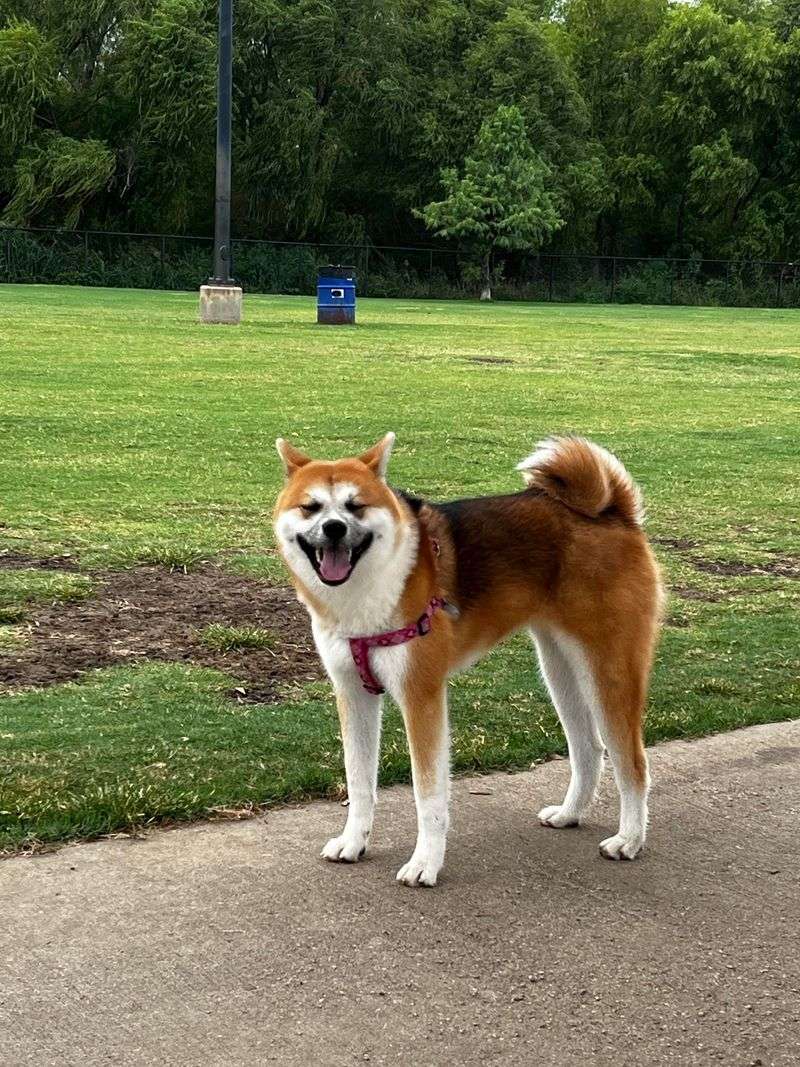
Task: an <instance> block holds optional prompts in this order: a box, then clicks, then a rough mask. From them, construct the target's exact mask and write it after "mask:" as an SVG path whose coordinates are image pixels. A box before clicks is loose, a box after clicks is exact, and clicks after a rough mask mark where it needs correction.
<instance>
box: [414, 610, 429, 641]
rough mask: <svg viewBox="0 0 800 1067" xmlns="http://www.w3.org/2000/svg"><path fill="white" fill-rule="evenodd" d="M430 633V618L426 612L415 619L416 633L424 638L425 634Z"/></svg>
mask: <svg viewBox="0 0 800 1067" xmlns="http://www.w3.org/2000/svg"><path fill="white" fill-rule="evenodd" d="M430 632H431V617H430V615H429V614H428V613H427V612H424V613H423V614H422V615H420V617H419V618H418V619H417V633H418V634H419V636H420V637H424V636H425V634H429V633H430Z"/></svg>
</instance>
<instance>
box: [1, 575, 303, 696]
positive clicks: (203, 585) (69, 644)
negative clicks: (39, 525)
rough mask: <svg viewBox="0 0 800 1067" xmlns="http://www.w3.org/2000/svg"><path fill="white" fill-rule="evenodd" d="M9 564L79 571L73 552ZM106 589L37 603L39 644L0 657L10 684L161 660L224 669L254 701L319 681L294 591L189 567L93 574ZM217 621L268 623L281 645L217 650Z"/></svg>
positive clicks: (32, 628)
mask: <svg viewBox="0 0 800 1067" xmlns="http://www.w3.org/2000/svg"><path fill="white" fill-rule="evenodd" d="M0 566H2V567H38V568H41V569H46V570H51V569H57V570H68V569H69V570H75V569H76V564H75V561H74V560H73V559H70V558H68V557H58V558H56V559H33V558H29V557H23V556H19V555H17V556H14V557H10V556H8V555H6V556H3V557H0ZM86 573H87V574H88V576H89V577H91V578H92V579H93V580H94V581H95V582H96V583H97V590H96V592H95V593H93V594H92V595H91V596H89V597H87V598H85V599H83V600H74V601H66V602H55V603H53V604H47V605H43V606H38V605H35V606H32V607H31V608H30V609H29V610H28V612H27V624H28V627H29V637H30V640H29V642H28V643H27V644H26V645H25V646H24V647H22V648H20V649H18V650H13V651H9V652H7V653H4V654H3V655H2V656H0V691H2V690H6V691H9V690H19V689H23V688H29V687H41V686H48V685H55V684H57V683H59V682H66V681H74V680H76V679H78V678H80V677H81V675H82V674H84V673H85V672H86V671H88V670H92V669H93V668H96V667H111V666H118V665H120V664H130V663H136V662H140V661H142V660H148V659H151V660H152V659H156V660H167V661H174V662H178V663H189V664H195V665H201V666H204V667H216V668H217V669H219V670H222V671H224V672H225V673H226V674H229V675H230V676H231V695H232V696H233V697H234V698H235V699H238V700H244V701H247V702H253V703H256V702H257V703H271V702H275V701H276V700H278V699H280V696H281V689H282V685H283V684H284V683H286V682H303V681H313V680H316V679H319V678H320V677H321V676H322V675H321V669H320V667H319V664H318V660H317V657H316V653H315V652H314V647H313V642H312V638H311V630H310V626H309V623H308V618H307V616H306V614H305V612H304V611H303V609H302V608H301V607H300V605H299V604H298V603H297V601H296V599H295V596H294V593H293V592H292V590H291V589H287V588H282V587H281V588H276V587H273V586H269V585H266V584H265V583H263V582H260V581H257V580H254V579H250V578H244V577H240V576H238V575H234V574H227V573H226V572H224V571H221V570H219V569H218V568H216V567H212V566H206V567H202V568H199V569H198V570H194V571H190V572H189V573H188V574H184V573H182V572H180V571H177V570H176V571H169V570H167V569H165V568H163V567H152V566H148V567H136V568H133V569H131V570H123V571H99V572H86ZM211 623H224V624H226V625H229V626H260V627H263V628H264V629H266V630H270V631H272V632H273V633H274V634H275V636H276V642H275V647H274V648H272V649H266V648H265V649H239V650H234V651H230V652H216V651H213V650H211V649H209V648H206V647H205V645H204V644H203V643H202V641H201V640H200V631H201V630H202V629H203V628H204V627H205V626H208V625H209V624H211Z"/></svg>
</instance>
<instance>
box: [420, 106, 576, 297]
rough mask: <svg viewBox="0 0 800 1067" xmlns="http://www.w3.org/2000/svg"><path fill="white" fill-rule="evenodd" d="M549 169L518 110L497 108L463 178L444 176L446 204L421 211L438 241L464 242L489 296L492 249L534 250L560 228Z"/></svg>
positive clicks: (450, 173)
mask: <svg viewBox="0 0 800 1067" xmlns="http://www.w3.org/2000/svg"><path fill="white" fill-rule="evenodd" d="M549 177H550V168H549V167H548V166H547V164H546V163H545V162H544V161H543V160H542V158H541V156H539V155H538V154H537V153H536V152H534V150H533V148H532V147H531V144H530V141H529V140H528V135H527V132H526V129H525V120H524V119H523V117H522V114H521V112H520V110H519V108H517V107H514V106H504V105H501V106H500V107H499V108H498V109H497V111H496V112H495V114H494V115H492V116H491V117H490V118H488V119H486V120H485V121H484V122H483V124H482V125H481V128H480V132H479V133H478V137H477V140H476V142H475V147H474V150H473V153H472V155H470V156H468V157H467V159H466V160H465V161H464V174H463V176H461V177H459V175H458V173H457V172H456V170H454V169H448V170H443V171H442V185H443V186H444V189H445V194H446V196H445V199H444V200H439V201H434V202H433V203H430V204H428V206H427V207H425V208H423V209H422V211H420V213H419V214H420V216H421V217H422V218H423V219H424V220H425V224H426V226H428V227H429V228H430V229H432V230H434V231H435V233H436V234H437V235H438V236H440V237H454V238H457V239H462V238H464V239H466V240H467V241H469V242H470V243H471V244H473V245H474V246H475V248H476V249H477V250H478V252H479V254H480V256H481V260H482V262H483V266H484V279H485V290H484V292H485V293H488V295H491V283H492V275H491V256H492V253H493V252H494V250H495V248H506V249H515V248H524V249H528V250H533V251H535V250H536V249H538V248H539V247H540V246H541V244H542V242H543V241H544V240H545V239H546V238H547V237H549V236H550V234H551V233H553V232H554V231H555V230H557V229H558V228H559V227H560V226H562V225H563V222H564V220H563V219H562V218H561V217H560V216H559V214H558V211H557V209H556V206H555V203H554V197H553V195H552V193H551V191H550V189H549V188H548V179H549Z"/></svg>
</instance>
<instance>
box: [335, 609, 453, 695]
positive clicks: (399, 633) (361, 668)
mask: <svg viewBox="0 0 800 1067" xmlns="http://www.w3.org/2000/svg"><path fill="white" fill-rule="evenodd" d="M446 606H447V605H446V601H444V600H443V599H442V598H441V597H438V596H435V597H432V598H431V600H430V601H429V602H428V606H427V608H425V610H424V611H423V613H422V614H421V615H420V617H419V618H418V619H417V621H416V622H415V623H412V624H411V625H410V626H403V627H401V629H399V630H387V631H386V633H382V634H374V635H373V636H372V637H350V638H348V640H349V642H350V653H351V655H352V657H353V662H354V663H355V665H356V670H357V671H358V673H359V676H360V677H361V683H362V685H363V686H364V688H365V689H366V691H367V692H368V693H372V694H373V695H375V696H378V695H379V694H380V693H384V692H386V690H385V689H384V688H383V686H382V685H381V684H380V682H379V681H378V679H377V678H376V677H375V675H374V674H373V673H372V669H371V667H370V665H369V650H370V649H371V648H389V647H390V646H391V645H404V644H405V643H406V642H407V641H413V639H414V638H415V637H424V636H425V634H427V633H430V629H431V619H432V618H433V615H434V613H435V612H436V611H438V609H439V608H444V607H446Z"/></svg>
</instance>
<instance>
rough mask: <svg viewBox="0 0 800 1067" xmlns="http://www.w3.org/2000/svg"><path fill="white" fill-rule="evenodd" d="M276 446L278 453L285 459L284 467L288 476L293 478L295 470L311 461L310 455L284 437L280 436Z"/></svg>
mask: <svg viewBox="0 0 800 1067" xmlns="http://www.w3.org/2000/svg"><path fill="white" fill-rule="evenodd" d="M275 447H276V448H277V450H278V455H279V456H280V457H281V459H282V460H283V469H284V470H285V471H286V477H287V478H291V476H292V475H293V474H294V473H295V471H298V470H299V469H300V468H301V467H305V465H306V463H310V462H311V457H310V456H307V455H305V453H304V452H301V451H300V450H299V449H297V448H295V447H294V445H290V444H289V442H288V441H284V439H283V438H282V437H279V438H278V440H277V441H276V442H275Z"/></svg>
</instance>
